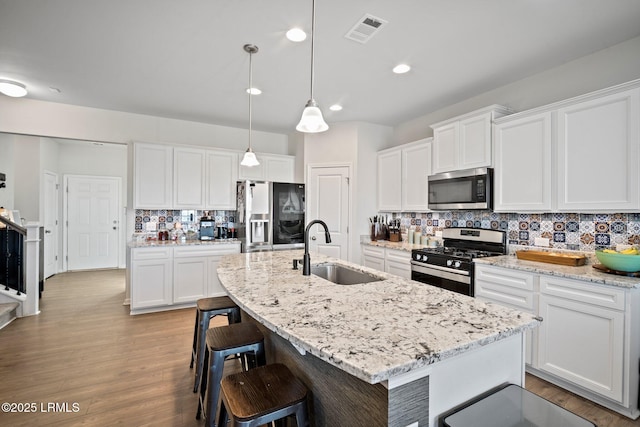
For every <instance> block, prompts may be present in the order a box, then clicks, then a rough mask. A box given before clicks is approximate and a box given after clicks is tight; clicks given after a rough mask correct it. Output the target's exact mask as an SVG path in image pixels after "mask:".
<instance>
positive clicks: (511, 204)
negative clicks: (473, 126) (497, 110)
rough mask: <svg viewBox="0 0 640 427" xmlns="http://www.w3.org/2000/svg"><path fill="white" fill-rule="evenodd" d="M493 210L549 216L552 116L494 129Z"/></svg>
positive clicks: (503, 125)
mask: <svg viewBox="0 0 640 427" xmlns="http://www.w3.org/2000/svg"><path fill="white" fill-rule="evenodd" d="M494 132H495V134H494V137H495V171H494V172H495V174H494V182H495V186H494V190H495V192H494V210H495V211H496V212H550V211H551V209H552V197H553V195H552V189H551V182H552V176H553V174H554V171H553V168H552V164H551V154H552V153H551V152H552V135H551V113H550V112H545V113H542V114H536V115H532V116H530V117H522V118H519V119H517V120H509V121H506V122H502V123H499V124H496V125H495V129H494Z"/></svg>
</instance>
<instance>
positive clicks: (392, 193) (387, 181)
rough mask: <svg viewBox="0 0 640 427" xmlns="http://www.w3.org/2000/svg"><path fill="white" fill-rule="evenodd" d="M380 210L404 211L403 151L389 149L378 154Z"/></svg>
mask: <svg viewBox="0 0 640 427" xmlns="http://www.w3.org/2000/svg"><path fill="white" fill-rule="evenodd" d="M377 184H378V186H377V189H378V210H379V211H382V212H385V211H386V212H397V211H401V210H402V194H401V192H400V188H401V186H402V150H400V149H389V150H384V151H381V152H379V153H378V183H377Z"/></svg>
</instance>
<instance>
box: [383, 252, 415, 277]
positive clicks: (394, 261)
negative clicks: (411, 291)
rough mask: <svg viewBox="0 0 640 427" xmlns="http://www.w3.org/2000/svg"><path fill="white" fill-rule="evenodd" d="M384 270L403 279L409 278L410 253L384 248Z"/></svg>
mask: <svg viewBox="0 0 640 427" xmlns="http://www.w3.org/2000/svg"><path fill="white" fill-rule="evenodd" d="M384 271H385V272H387V273H390V274H395V275H396V276H400V277H403V278H405V279H411V253H410V252H407V251H401V250H395V249H386V250H385V258H384Z"/></svg>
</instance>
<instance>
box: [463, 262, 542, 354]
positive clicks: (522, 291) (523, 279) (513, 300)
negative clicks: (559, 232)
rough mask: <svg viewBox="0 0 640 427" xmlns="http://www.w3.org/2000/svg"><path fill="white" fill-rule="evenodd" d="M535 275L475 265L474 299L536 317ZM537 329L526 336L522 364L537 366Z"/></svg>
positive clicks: (536, 278) (536, 279) (536, 277)
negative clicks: (523, 362)
mask: <svg viewBox="0 0 640 427" xmlns="http://www.w3.org/2000/svg"><path fill="white" fill-rule="evenodd" d="M537 281H538V275H536V274H534V273H528V272H525V271H515V270H509V269H505V268H500V267H493V266H489V265H482V264H475V279H474V286H475V287H474V292H475V297H476V298H478V299H481V300H483V301H489V302H494V303H497V304H501V305H504V306H507V307H510V308H514V309H516V310H521V311H525V312H527V313H531V314H537V312H538V305H537V297H536V296H537ZM536 339H537V330H528V331H527V333H526V349H525V363H526V364H527V365H533V366H536V365H537V361H536V352H537V345H536Z"/></svg>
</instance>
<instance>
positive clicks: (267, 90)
mask: <svg viewBox="0 0 640 427" xmlns="http://www.w3.org/2000/svg"><path fill="white" fill-rule="evenodd" d="M316 10H317V13H316V43H315V45H316V56H315V59H316V84H315V98H316V100H317V101H318V103H319V104H320V107H321V108H322V110H323V112H324V114H325V118H326V120H327V122H329V125H331V123H332V122H338V121H353V120H361V121H367V122H371V123H379V124H383V125H388V126H395V125H397V124H399V123H402V122H404V121H407V120H410V119H412V118H415V117H418V116H421V115H424V114H427V113H429V112H431V111H434V110H437V109H439V108H442V107H445V106H448V105H451V104H453V103H456V102H459V101H461V100H464V99H467V98H469V97H471V96H474V95H477V94H480V93H483V92H486V91H488V90H491V89H494V88H496V87H499V86H503V85H505V84H508V83H510V82H513V81H517V80H520V79H522V78H524V77H527V76H530V75H532V74H536V73H538V72H540V71H543V70H546V69H549V68H552V67H555V66H558V65H560V64H562V63H565V62H567V61H571V60H573V59H576V58H579V57H581V56H584V55H587V54H590V53H592V52H595V51H598V50H601V49H603V48H606V47H608V46H612V45H614V44H617V43H620V42H622V41H625V40H628V39H631V38H634V37H636V36H639V35H640V1H639V0H607V1H604V0H316ZM366 13H368V14H371V15H374V16H376V17H379V18H382V19H384V20H386V21H388V24H387V25H386V26H385V27H384V28H382V29H381V30H380V31H379V32H378V33H377V34H376V35H375V36H374V37H373V38H371V40H370V41H369V42H368V43H366V44H360V43H356V42H354V41H351V40H348V39H346V38H345V37H344V35H345V34H346V33H347V31H349V29H351V28H352V27H353V25H354V24H356V22H357V21H358V20H359V19H360V18H361V17H362V16H363V15H364V14H366ZM293 26H299V27H302V28H303V29H305V30H307V32H309V30H310V26H311V0H269V1H264V0H263V1H260V0H180V1H176V0H102V1H98V0H55V1H51V0H0V79H1V78H10V79H15V80H18V81H20V82H23V83H24V84H26V85H27V87H28V90H29V95H28V97H29V98H32V99H38V100H45V101H52V102H60V103H65V104H76V105H83V106H90V107H97V108H104V109H110V110H119V111H127V112H133V113H141V114H149V115H154V116H160V117H170V118H177V119H184V120H192V121H198V122H205V123H215V124H220V125H226V126H236V127H247V122H248V95H247V94H246V93H245V92H244V90H245V89H246V88H247V86H248V79H249V57H248V54H247V53H246V52H245V51H244V50H243V45H244V44H246V43H253V44H255V45H257V46H258V47H259V49H260V51H259V53H258V54H256V55H254V58H253V81H254V86H257V87H259V88H260V89H262V91H263V94H262V95H260V96H258V97H256V98H254V102H253V127H254V129H259V130H264V131H274V132H280V133H290V132H292V131H293V130H294V128H295V125H296V123H297V121H298V120H299V115H300V113H301V112H302V109H303V107H304V105H305V103H306V101H307V99H308V98H309V95H310V93H309V91H310V51H311V46H310V39H309V38H307V40H306V41H305V42H303V43H298V44H294V43H292V42H289V41H288V40H286V39H285V37H284V34H285V32H286V31H287V30H288V29H289V28H291V27H293ZM400 62H407V63H409V64H411V65H412V67H413V69H412V70H411V71H410V72H409V73H407V74H405V75H394V74H393V73H392V72H391V68H392V67H393V66H394V65H396V64H397V63H400ZM50 87H54V88H58V89H59V90H60V91H61V92H60V93H54V92H52V91H51V90H50ZM334 103H341V104H342V105H343V106H344V109H343V111H341V112H331V111H329V108H328V107H329V106H330V105H331V104H334Z"/></svg>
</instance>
